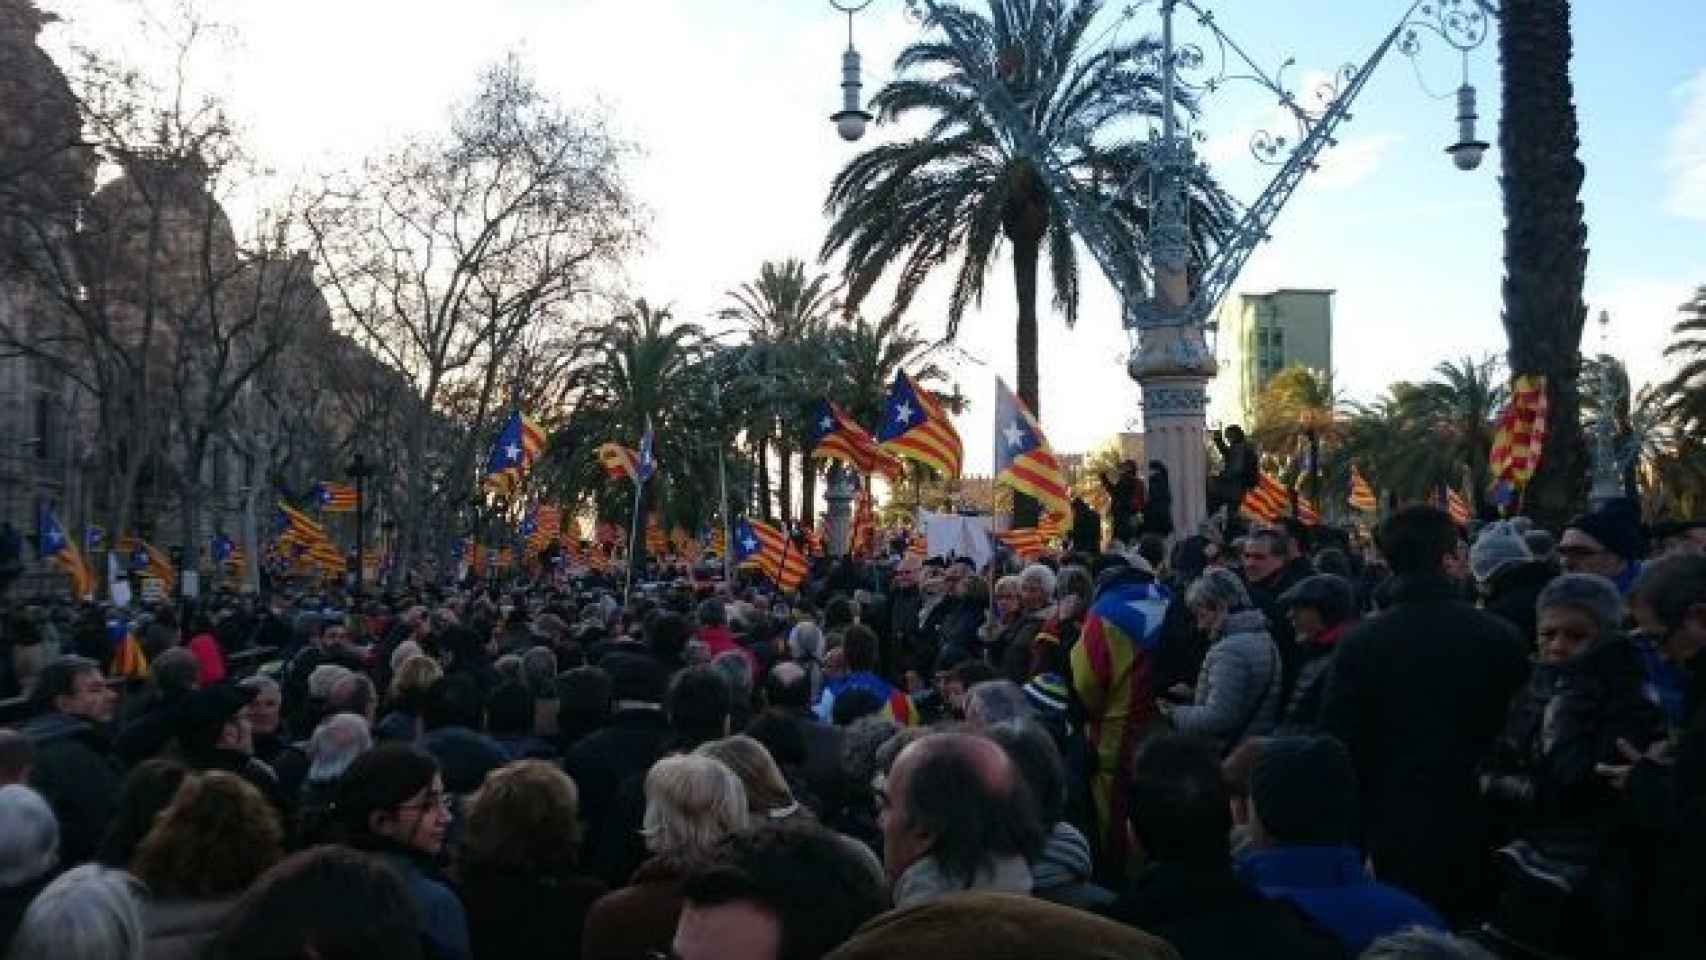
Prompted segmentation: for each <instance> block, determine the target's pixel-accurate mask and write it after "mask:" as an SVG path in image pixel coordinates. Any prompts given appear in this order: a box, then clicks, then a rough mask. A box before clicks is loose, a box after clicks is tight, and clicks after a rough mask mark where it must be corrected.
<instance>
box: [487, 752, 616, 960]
mask: <svg viewBox="0 0 1706 960" xmlns="http://www.w3.org/2000/svg"><path fill="white" fill-rule="evenodd" d="M579 819H580V798H579V793H578V791H577V790H576V789H575V782H574V781H573V780H570V779H569V778H568V776H567V775H565V774H564V773H563V772H562V771H561V770H559V769H558V768H557V767H556V766H555V765H553V764H551V763H548V762H546V761H544V760H521V761H518V762H516V763H512V764H509V765H508V766H504V767H499V768H498V769H496V770H493V771H492V772H491V773H490V774H488V775H487V776H486V782H485V783H484V784H483V785H482V786H481V787H480V789H479V790H478V791H476V792H475V793H474V795H473V796H472V797H471V798H470V799H469V801H468V813H467V820H466V822H465V825H464V831H463V834H462V847H461V858H460V868H459V871H458V873H459V879H460V880H461V887H460V889H461V892H462V902H463V904H464V906H465V907H466V908H467V911H468V936H469V940H470V942H471V944H472V946H473V950H474V957H475V960H482V958H486V957H491V958H494V960H499V958H504V957H520V956H527V955H529V954H531V953H533V952H535V951H537V950H538V949H539V945H540V944H546V943H548V944H551V945H552V949H555V950H559V952H560V953H561V955H562V956H566V957H578V956H580V952H581V946H580V944H581V928H582V927H583V926H584V925H585V923H586V913H587V910H588V908H590V907H591V906H592V903H593V901H594V900H597V899H598V897H599V896H600V895H601V894H603V893H604V885H603V884H601V883H599V882H598V881H597V880H594V879H592V878H591V877H588V876H585V875H584V874H582V873H581V872H580V869H579V866H578V862H579V852H580V823H579Z"/></svg>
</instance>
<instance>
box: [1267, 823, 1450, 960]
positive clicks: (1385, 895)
mask: <svg viewBox="0 0 1706 960" xmlns="http://www.w3.org/2000/svg"><path fill="white" fill-rule="evenodd" d="M1238 874H1239V876H1240V877H1242V878H1243V879H1244V881H1245V882H1246V883H1249V884H1251V885H1252V886H1255V887H1256V888H1257V889H1259V890H1261V891H1262V893H1263V894H1265V895H1267V896H1270V897H1276V898H1283V899H1286V900H1290V901H1291V902H1292V903H1295V904H1297V906H1298V908H1299V909H1301V910H1302V911H1303V912H1304V913H1306V914H1308V915H1309V916H1310V918H1311V919H1313V920H1314V921H1315V922H1316V923H1319V924H1320V925H1321V926H1323V927H1326V928H1327V929H1328V930H1331V931H1332V932H1333V934H1334V935H1335V936H1337V937H1338V938H1339V940H1340V941H1341V942H1342V943H1343V944H1344V945H1345V949H1346V950H1348V951H1349V952H1350V954H1351V956H1356V955H1358V954H1360V953H1362V951H1363V950H1364V949H1365V948H1367V947H1368V945H1369V944H1370V943H1373V942H1374V941H1375V940H1377V939H1379V938H1380V937H1383V936H1386V935H1387V934H1389V933H1396V932H1397V931H1399V930H1401V929H1403V928H1405V927H1408V926H1410V925H1412V924H1420V925H1422V926H1424V927H1428V928H1431V929H1434V930H1440V931H1444V930H1446V926H1445V921H1444V920H1442V919H1440V916H1439V914H1437V913H1435V912H1434V910H1433V908H1432V907H1429V906H1428V905H1427V904H1425V903H1423V902H1422V901H1420V900H1418V899H1416V898H1415V897H1413V896H1411V895H1409V894H1408V893H1405V892H1404V891H1402V890H1399V889H1398V888H1397V887H1389V886H1387V885H1386V884H1384V883H1376V882H1375V881H1374V879H1373V878H1371V877H1370V876H1369V875H1368V872H1367V871H1366V870H1364V869H1363V865H1362V854H1360V853H1358V852H1357V850H1356V848H1355V847H1301V846H1299V847H1267V848H1262V849H1256V850H1251V851H1248V852H1246V853H1244V854H1243V855H1241V856H1240V857H1239V858H1238Z"/></svg>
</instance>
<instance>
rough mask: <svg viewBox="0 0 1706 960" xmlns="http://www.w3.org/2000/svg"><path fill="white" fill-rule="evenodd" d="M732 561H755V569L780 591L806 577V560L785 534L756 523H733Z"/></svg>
mask: <svg viewBox="0 0 1706 960" xmlns="http://www.w3.org/2000/svg"><path fill="white" fill-rule="evenodd" d="M734 538H735V542H734V547H735V560H736V562H739V563H743V564H744V563H746V562H748V561H749V560H752V561H757V563H758V569H759V570H760V571H761V572H762V573H763V574H764V575H765V576H767V577H769V578H770V579H771V580H774V581H775V582H776V585H777V586H778V587H781V588H782V589H783V590H784V591H789V590H794V589H796V588H797V587H799V585H800V581H802V580H804V579H805V578H806V558H805V554H804V553H802V552H801V551H800V549H799V548H798V547H796V546H794V544H793V541H791V540H790V539H789V538H788V535H787V534H786V533H783V532H782V531H781V530H778V529H776V528H775V527H772V526H771V525H770V524H768V523H764V522H762V521H759V520H747V519H741V520H736V521H735V529H734Z"/></svg>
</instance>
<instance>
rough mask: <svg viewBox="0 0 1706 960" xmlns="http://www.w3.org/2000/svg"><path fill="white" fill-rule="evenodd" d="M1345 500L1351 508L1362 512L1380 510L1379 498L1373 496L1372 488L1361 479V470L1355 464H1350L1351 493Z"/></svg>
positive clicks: (1376, 511)
mask: <svg viewBox="0 0 1706 960" xmlns="http://www.w3.org/2000/svg"><path fill="white" fill-rule="evenodd" d="M1345 502H1346V503H1347V504H1349V505H1350V508H1351V509H1352V510H1357V511H1360V512H1362V513H1378V512H1379V511H1380V498H1379V497H1377V496H1375V494H1374V488H1373V487H1372V486H1369V483H1368V481H1367V480H1364V479H1363V476H1362V471H1360V470H1358V469H1357V468H1356V464H1352V465H1351V495H1350V497H1349V498H1348V499H1347V500H1346V501H1345Z"/></svg>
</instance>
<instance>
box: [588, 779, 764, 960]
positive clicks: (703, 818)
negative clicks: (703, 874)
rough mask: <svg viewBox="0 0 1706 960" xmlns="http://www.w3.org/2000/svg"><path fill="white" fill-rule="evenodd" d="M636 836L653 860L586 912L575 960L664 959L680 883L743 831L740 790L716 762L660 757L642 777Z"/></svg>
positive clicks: (678, 906)
mask: <svg viewBox="0 0 1706 960" xmlns="http://www.w3.org/2000/svg"><path fill="white" fill-rule="evenodd" d="M645 792H646V815H645V821H644V826H643V827H642V828H641V831H640V832H641V834H642V835H643V836H644V837H645V840H646V849H647V850H649V851H651V854H652V857H651V859H649V860H647V861H646V862H645V863H642V864H641V865H640V868H639V869H638V870H635V871H634V876H633V877H632V878H631V879H630V880H629V881H628V885H627V886H626V887H623V888H622V889H620V890H616V891H614V892H612V893H608V894H606V895H604V896H603V897H601V898H600V899H599V901H598V902H597V903H595V904H593V905H592V911H591V912H590V913H589V914H587V918H586V931H585V933H584V934H583V935H582V938H581V957H582V960H629V958H631V957H640V956H649V955H651V954H653V953H660V954H662V953H668V951H669V949H670V945H671V943H672V942H673V940H674V936H675V923H676V920H677V919H679V917H680V915H681V883H682V880H683V879H684V878H685V877H686V876H687V874H688V873H690V872H692V870H694V869H695V868H696V867H698V866H700V865H703V864H704V863H706V862H707V861H708V860H710V858H711V855H712V852H713V851H714V850H715V848H716V846H717V844H718V842H720V841H721V840H722V839H723V838H724V837H726V836H728V835H729V834H732V833H737V832H739V831H741V830H744V829H746V826H747V822H748V819H749V818H748V816H747V802H746V789H745V788H744V787H742V786H741V781H740V777H738V776H736V775H735V773H734V771H732V770H730V769H729V768H728V766H726V765H725V764H724V763H723V762H722V761H720V760H717V759H715V758H713V757H709V756H703V755H699V754H678V755H676V756H672V757H665V758H663V759H662V760H659V761H658V762H657V763H655V764H653V765H652V769H651V772H649V773H647V774H646V786H645Z"/></svg>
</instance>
